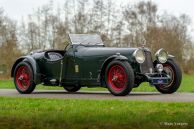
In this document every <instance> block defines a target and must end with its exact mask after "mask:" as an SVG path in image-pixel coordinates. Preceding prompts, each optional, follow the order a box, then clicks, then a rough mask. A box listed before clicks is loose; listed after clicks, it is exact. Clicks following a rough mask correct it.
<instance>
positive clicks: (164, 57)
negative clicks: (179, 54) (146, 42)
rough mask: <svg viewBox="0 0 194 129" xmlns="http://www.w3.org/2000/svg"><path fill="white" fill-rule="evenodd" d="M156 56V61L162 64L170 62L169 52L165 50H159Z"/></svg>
mask: <svg viewBox="0 0 194 129" xmlns="http://www.w3.org/2000/svg"><path fill="white" fill-rule="evenodd" d="M155 56H156V59H157V60H158V61H159V62H160V63H162V64H164V63H166V62H167V61H168V52H167V51H166V50H164V49H163V48H161V49H159V50H158V51H157V52H156V54H155Z"/></svg>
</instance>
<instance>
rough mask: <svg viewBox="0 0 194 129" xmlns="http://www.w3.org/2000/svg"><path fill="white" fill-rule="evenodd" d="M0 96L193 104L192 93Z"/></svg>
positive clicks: (6, 92)
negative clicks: (122, 95) (117, 95)
mask: <svg viewBox="0 0 194 129" xmlns="http://www.w3.org/2000/svg"><path fill="white" fill-rule="evenodd" d="M0 96H1V97H2V96H6V97H21V98H58V99H91V100H92V99H94V100H139V101H159V102H194V93H174V94H168V95H165V94H160V93H157V92H132V93H130V94H129V95H128V96H124V97H115V96H113V95H112V94H110V93H109V92H106V91H98V92H96V91H79V92H77V93H67V92H66V91H63V90H35V91H34V92H33V93H32V94H27V95H26V94H25V95H23V94H19V93H18V92H17V91H16V90H14V89H0Z"/></svg>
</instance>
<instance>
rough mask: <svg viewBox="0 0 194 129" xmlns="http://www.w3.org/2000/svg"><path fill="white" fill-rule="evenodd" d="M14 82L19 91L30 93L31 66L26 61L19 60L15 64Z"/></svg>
mask: <svg viewBox="0 0 194 129" xmlns="http://www.w3.org/2000/svg"><path fill="white" fill-rule="evenodd" d="M14 82H15V86H16V89H17V90H18V92H20V93H24V94H25V93H31V92H32V91H33V90H34V88H35V84H34V83H33V73H32V68H31V66H30V65H29V64H28V63H26V62H21V63H19V64H18V65H17V66H16V69H15V72H14Z"/></svg>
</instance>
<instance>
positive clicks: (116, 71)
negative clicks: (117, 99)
mask: <svg viewBox="0 0 194 129" xmlns="http://www.w3.org/2000/svg"><path fill="white" fill-rule="evenodd" d="M105 81H106V85H107V88H108V90H109V91H110V92H111V93H112V94H113V95H115V96H125V95H128V94H129V93H130V92H131V90H132V88H133V86H134V72H133V69H132V68H131V65H130V64H129V63H128V62H127V61H117V60H113V61H112V62H111V63H110V64H109V65H108V66H107V68H106V72H105Z"/></svg>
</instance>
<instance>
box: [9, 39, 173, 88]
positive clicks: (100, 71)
mask: <svg viewBox="0 0 194 129" xmlns="http://www.w3.org/2000/svg"><path fill="white" fill-rule="evenodd" d="M90 42H91V41H90ZM137 49H139V48H113V47H105V46H104V45H103V44H102V43H101V42H100V43H97V44H95V43H93V44H89V43H85V44H83V42H82V43H75V44H73V43H70V44H69V46H68V48H66V49H65V50H47V51H37V52H32V53H30V54H29V55H27V56H23V57H20V58H19V59H17V60H16V62H15V63H14V65H13V68H12V72H11V76H12V77H15V78H16V71H17V70H16V68H17V65H18V64H19V63H20V62H27V63H28V64H29V65H30V67H31V68H32V75H33V80H32V81H33V83H34V84H35V85H37V84H40V83H42V84H43V85H47V86H62V87H68V86H72V87H74V86H79V87H84V86H87V87H94V86H95V87H96V86H101V87H107V84H106V80H105V76H106V73H105V72H106V69H107V66H108V65H109V64H110V63H111V62H112V61H115V60H117V61H121V62H122V61H125V62H128V63H129V64H130V66H131V67H132V69H133V74H134V85H133V87H138V86H139V84H141V83H142V82H150V83H151V84H153V85H155V84H158V83H159V80H162V81H161V82H160V83H161V84H163V83H164V84H167V83H169V82H170V77H169V76H167V75H166V76H158V73H157V70H156V68H155V65H156V62H157V61H154V60H153V59H152V54H151V52H150V51H149V49H147V48H141V50H142V51H143V52H144V53H145V56H146V58H145V62H144V63H142V64H140V63H138V62H137V61H136V59H135V57H134V52H135V51H136V50H137ZM150 69H151V70H150ZM150 72H151V73H150ZM148 73H150V74H148ZM163 74H164V73H163ZM158 77H160V78H159V80H158ZM154 79H156V80H157V82H154V81H153V80H154ZM16 80H17V78H16Z"/></svg>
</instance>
